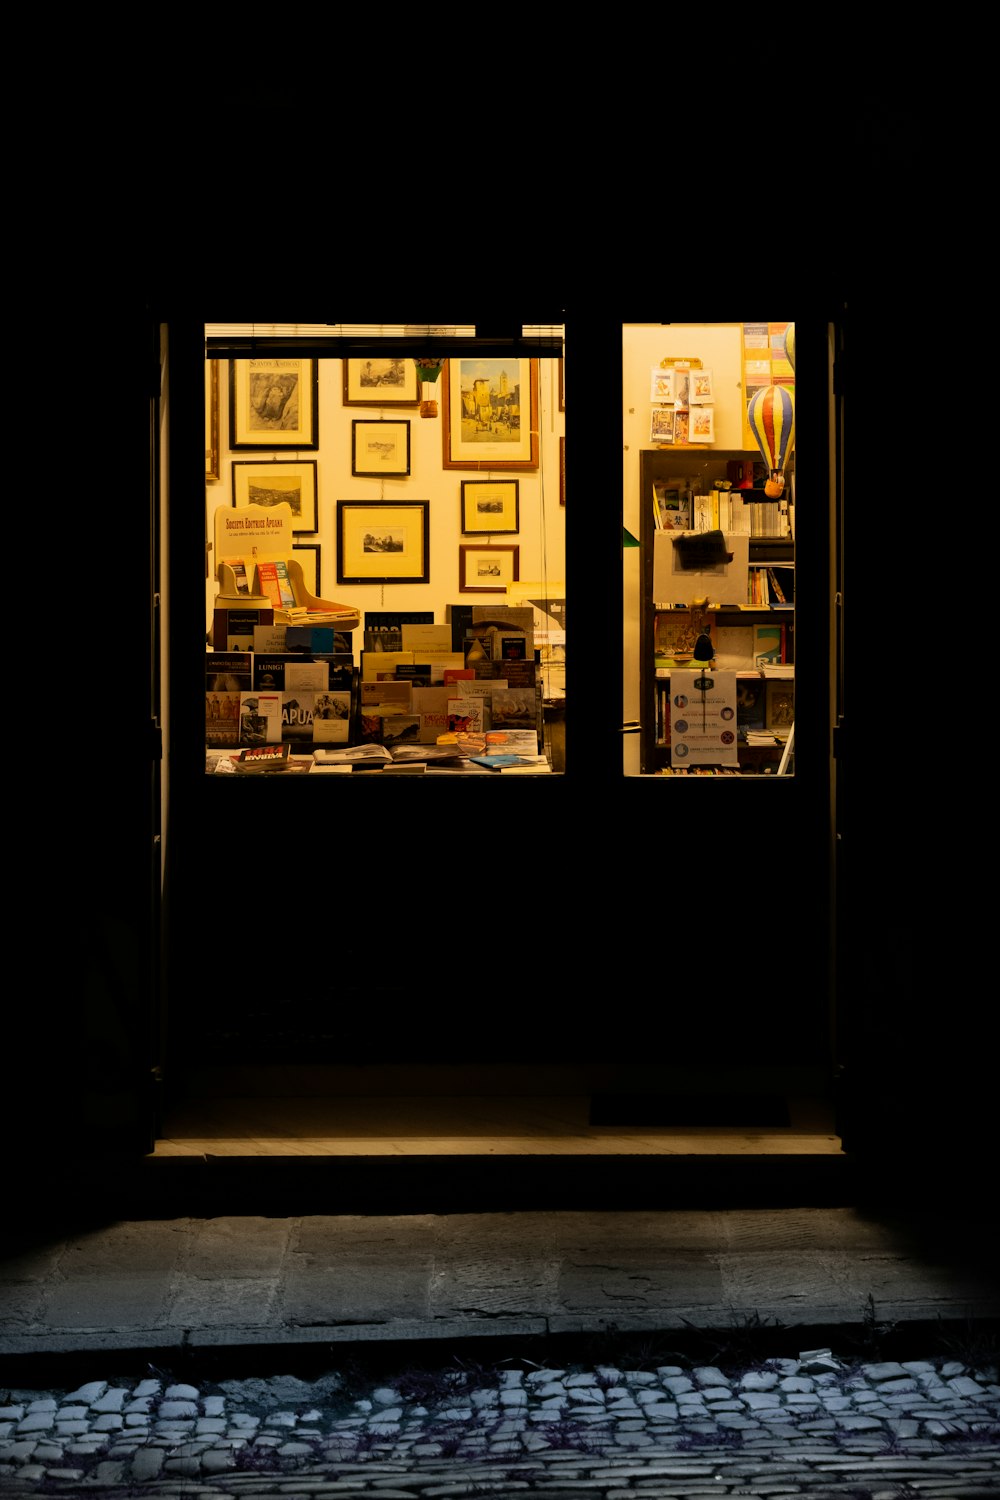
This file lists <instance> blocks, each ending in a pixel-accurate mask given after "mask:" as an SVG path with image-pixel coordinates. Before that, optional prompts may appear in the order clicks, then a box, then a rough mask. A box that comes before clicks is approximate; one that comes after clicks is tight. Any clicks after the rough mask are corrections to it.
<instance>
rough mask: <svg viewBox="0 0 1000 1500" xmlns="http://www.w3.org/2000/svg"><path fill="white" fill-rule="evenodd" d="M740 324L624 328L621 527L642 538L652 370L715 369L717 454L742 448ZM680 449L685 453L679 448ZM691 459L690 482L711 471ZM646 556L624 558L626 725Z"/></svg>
mask: <svg viewBox="0 0 1000 1500" xmlns="http://www.w3.org/2000/svg"><path fill="white" fill-rule="evenodd" d="M741 328H742V324H740V323H669V324H660V323H655V324H635V323H630V324H626V325H625V327H624V328H623V330H622V496H623V509H622V516H623V523H624V525H625V527H626V529H627V530H628V531H630V532H631V533H632V535H633V536H634V537H635V538H636V539H637V540H638V537H639V528H640V524H641V523H640V519H639V517H640V503H641V500H642V498H643V497H641V496H640V494H639V463H640V457H639V455H640V453H641V451H642V449H643V448H649V449H651V448H654V447H656V446H657V445H656V444H654V443H652V442H650V438H649V424H650V412H651V410H652V407H653V402H652V401H651V400H650V382H651V378H652V370H653V369H654V368H655V367H656V366H657V365H659V363H660V361H661V360H664V359H684V358H690V359H700V360H701V363H702V365H703V367H704V368H705V369H709V370H711V371H712V379H713V382H714V386H715V442H714V443H713V444H712V445H711V447H710V448H706V449H705V450H704V451H705V453H711V452H712V451H713V450H714V449H727V448H742V447H743V411H742V396H743V383H742V377H743V367H742V339H741ZM677 451H678V452H680V451H681V450H680V449H678V450H677ZM684 451H685V454H690V463H689V465H688V473H689V474H690V476H691V478H692V481H694V479H695V478H697V477H698V476H699V472H700V471H702V470H703V469H704V467H705V460H704V458H703V457H702V455H701V452H700V450H699V449H698V448H690V449H686V450H684ZM641 555H642V554H641V553H640V551H639V548H638V547H628V548H626V549H624V551H623V553H622V566H623V570H624V588H625V603H624V641H623V651H624V671H625V685H624V693H623V698H622V722H623V723H628V722H629V721H635V720H638V718H639V614H640V609H639V606H640V596H641V582H642V580H641V571H640V558H641ZM622 752H623V757H624V759H623V769H624V771H625V774H626V775H627V776H637V775H638V774H639V736H638V735H636V734H627V735H623V736H622Z"/></svg>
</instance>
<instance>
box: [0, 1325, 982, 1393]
mask: <svg viewBox="0 0 1000 1500" xmlns="http://www.w3.org/2000/svg"><path fill="white" fill-rule="evenodd" d="M861 1311H862V1312H864V1309H862V1310H861ZM821 1349H826V1350H829V1351H830V1352H831V1353H832V1354H833V1355H834V1356H835V1358H836V1359H837V1360H839V1361H840V1362H841V1364H842V1365H843V1366H844V1367H845V1368H847V1369H850V1368H851V1367H852V1366H855V1365H858V1364H861V1363H865V1362H870V1361H881V1360H899V1361H903V1360H914V1359H933V1358H942V1359H955V1360H958V1361H960V1362H961V1363H962V1364H963V1365H966V1366H967V1367H969V1368H980V1369H981V1368H988V1367H990V1366H993V1365H995V1364H996V1363H997V1361H998V1360H1000V1320H998V1319H980V1320H975V1319H943V1318H941V1319H933V1320H924V1321H913V1322H908V1323H906V1324H903V1325H898V1326H890V1325H885V1324H881V1323H879V1322H878V1321H873V1320H871V1319H869V1318H865V1317H859V1320H858V1322H857V1323H845V1324H834V1325H829V1324H783V1323H781V1322H779V1321H776V1320H771V1319H758V1318H756V1317H755V1316H754V1315H753V1314H749V1315H745V1316H738V1315H736V1314H734V1315H733V1317H732V1319H731V1320H730V1321H728V1322H721V1323H719V1324H718V1325H714V1326H705V1327H695V1326H693V1325H692V1324H690V1323H683V1322H682V1323H678V1324H677V1325H676V1326H672V1327H670V1326H666V1327H663V1328H661V1329H655V1330H651V1331H643V1332H641V1333H636V1332H629V1331H625V1330H621V1329H618V1328H616V1327H615V1326H614V1325H613V1324H611V1325H608V1327H607V1328H606V1329H604V1330H602V1331H600V1332H597V1333H584V1334H561V1335H551V1334H513V1335H512V1334H508V1333H497V1334H492V1335H491V1334H489V1333H485V1334H484V1336H483V1337H481V1338H461V1339H456V1338H453V1337H449V1336H444V1337H442V1338H440V1339H413V1340H399V1339H397V1340H392V1339H389V1340H386V1341H385V1342H379V1343H373V1342H371V1341H370V1340H356V1341H355V1340H351V1338H350V1337H349V1336H348V1337H346V1338H344V1339H343V1340H342V1341H339V1340H338V1342H337V1343H323V1344H319V1345H311V1346H310V1345H306V1346H303V1345H301V1344H268V1345H266V1346H264V1347H261V1346H255V1347H247V1346H221V1347H217V1348H214V1349H209V1350H205V1349H197V1350H195V1349H179V1348H177V1347H176V1346H171V1347H156V1346H150V1347H144V1348H141V1349H116V1350H113V1351H108V1350H105V1349H99V1350H91V1351H88V1352H84V1353H81V1352H77V1351H74V1352H72V1353H66V1354H45V1355H19V1356H10V1355H8V1356H0V1385H7V1386H13V1387H22V1388H25V1389H34V1390H44V1389H60V1388H62V1389H70V1388H72V1387H73V1386H74V1385H75V1384H77V1383H79V1382H83V1381H86V1380H92V1379H94V1378H95V1371H97V1370H99V1371H100V1377H101V1379H102V1380H108V1381H109V1382H110V1383H111V1384H116V1383H121V1384H129V1383H134V1382H136V1381H138V1380H140V1379H144V1378H146V1377H147V1376H154V1377H157V1378H160V1379H167V1380H170V1381H180V1382H188V1383H190V1384H193V1385H196V1386H198V1387H199V1388H200V1389H202V1390H205V1389H210V1388H211V1387H212V1385H213V1384H216V1383H218V1382H221V1381H224V1380H241V1379H251V1378H257V1379H271V1378H274V1377H277V1376H280V1375H293V1376H296V1377H298V1378H299V1379H301V1380H306V1381H310V1380H317V1379H319V1378H320V1377H322V1376H325V1375H329V1374H330V1373H331V1372H339V1373H340V1374H341V1375H342V1377H343V1380H344V1383H345V1389H346V1390H350V1388H351V1386H352V1385H357V1386H359V1387H363V1386H365V1385H369V1384H371V1383H372V1382H381V1381H386V1382H392V1381H394V1380H396V1379H399V1378H400V1377H401V1376H404V1375H405V1373H406V1372H417V1371H425V1372H434V1371H436V1372H438V1374H439V1375H441V1373H442V1372H446V1371H461V1370H465V1371H467V1372H479V1373H480V1374H481V1375H487V1374H488V1373H489V1372H496V1371H501V1370H503V1369H526V1370H527V1369H538V1368H546V1367H551V1368H553V1369H555V1368H560V1369H566V1368H567V1367H570V1368H571V1367H573V1366H574V1365H578V1366H580V1367H582V1368H586V1367H588V1366H593V1365H596V1364H601V1365H609V1366H612V1367H614V1368H617V1369H620V1370H623V1371H624V1370H656V1369H657V1367H658V1366H662V1365H679V1366H680V1367H681V1368H682V1369H688V1368H691V1367H693V1366H696V1365H715V1366H717V1367H718V1368H720V1369H721V1370H722V1371H723V1372H724V1373H726V1374H733V1373H742V1372H744V1371H746V1370H750V1369H755V1368H758V1369H759V1368H761V1366H763V1365H764V1364H765V1363H766V1361H768V1360H774V1359H782V1358H789V1359H795V1358H799V1357H800V1356H801V1355H802V1354H803V1353H804V1352H805V1351H807V1350H821ZM109 1372H110V1373H109Z"/></svg>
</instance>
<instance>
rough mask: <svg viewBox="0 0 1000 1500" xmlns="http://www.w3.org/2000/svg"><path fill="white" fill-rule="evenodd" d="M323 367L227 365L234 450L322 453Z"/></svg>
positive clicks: (296, 362) (308, 362)
mask: <svg viewBox="0 0 1000 1500" xmlns="http://www.w3.org/2000/svg"><path fill="white" fill-rule="evenodd" d="M318 393H319V362H318V361H317V360H315V359H231V360H230V361H229V446H230V448H318V447H319V427H318V422H317V415H318V399H317V398H318Z"/></svg>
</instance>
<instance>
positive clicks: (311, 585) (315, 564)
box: [292, 542, 323, 599]
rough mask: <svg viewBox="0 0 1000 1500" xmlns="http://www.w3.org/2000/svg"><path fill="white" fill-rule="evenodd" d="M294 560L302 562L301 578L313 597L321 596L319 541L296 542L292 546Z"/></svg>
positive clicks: (321, 577)
mask: <svg viewBox="0 0 1000 1500" xmlns="http://www.w3.org/2000/svg"><path fill="white" fill-rule="evenodd" d="M292 556H293V557H294V558H295V561H296V562H298V563H301V564H302V579H303V582H304V583H305V586H306V588H307V589H308V590H309V592H310V594H312V596H313V598H314V599H320V598H322V593H323V591H322V589H321V588H320V584H321V583H322V581H323V575H322V572H321V569H320V544H319V542H296V543H295V545H294V547H293V548H292Z"/></svg>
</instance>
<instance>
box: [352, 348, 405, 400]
mask: <svg viewBox="0 0 1000 1500" xmlns="http://www.w3.org/2000/svg"><path fill="white" fill-rule="evenodd" d="M343 365H344V405H345V406H416V405H417V403H418V401H419V400H420V384H419V382H418V380H417V367H416V365H415V364H414V363H413V360H412V359H345V360H344V361H343Z"/></svg>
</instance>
